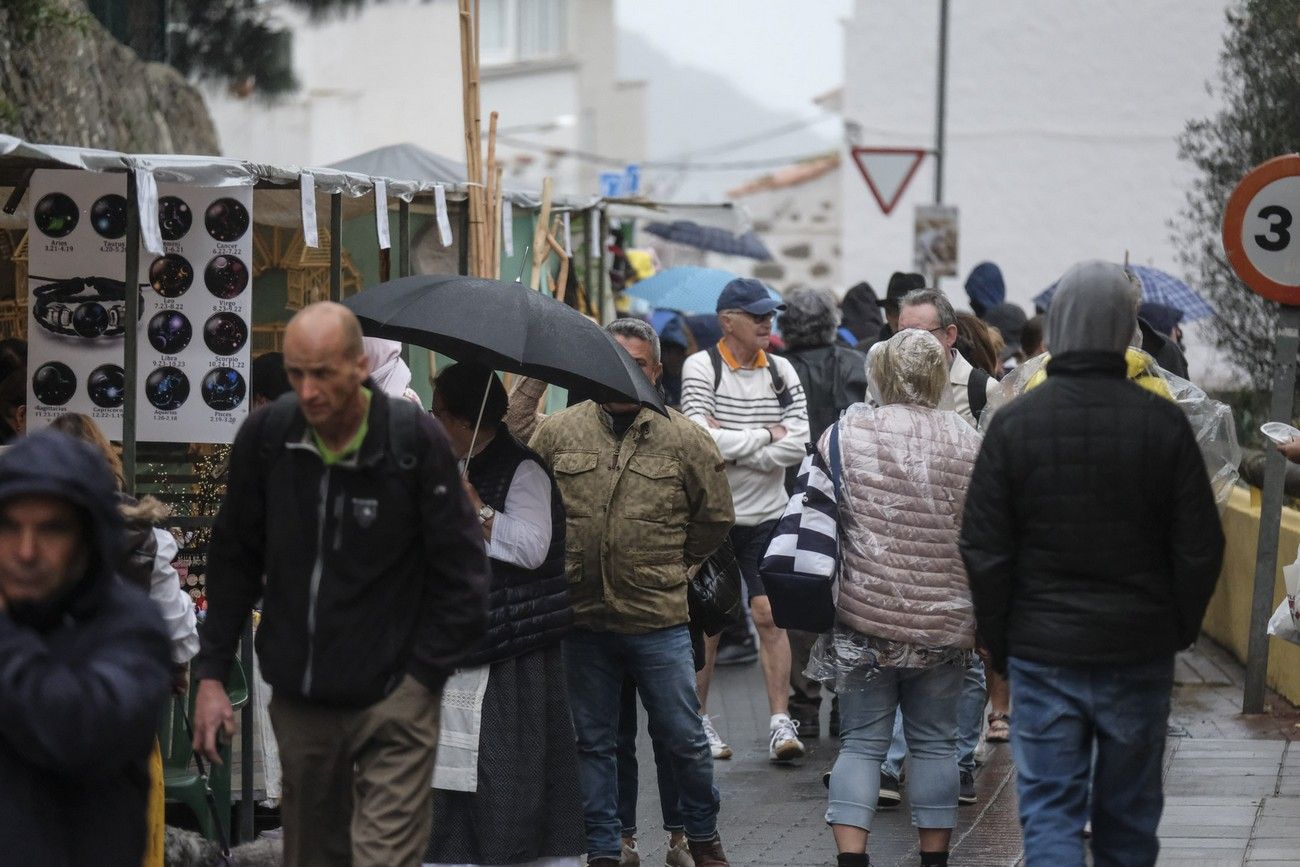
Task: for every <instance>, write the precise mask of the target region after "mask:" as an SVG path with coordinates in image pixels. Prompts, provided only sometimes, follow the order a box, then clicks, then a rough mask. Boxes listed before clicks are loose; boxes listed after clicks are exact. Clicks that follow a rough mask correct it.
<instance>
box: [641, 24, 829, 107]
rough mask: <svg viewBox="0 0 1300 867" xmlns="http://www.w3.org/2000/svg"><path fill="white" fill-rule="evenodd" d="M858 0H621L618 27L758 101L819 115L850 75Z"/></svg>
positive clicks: (771, 105) (767, 104)
mask: <svg viewBox="0 0 1300 867" xmlns="http://www.w3.org/2000/svg"><path fill="white" fill-rule="evenodd" d="M851 7H852V0H616V7H615V10H616V14H617V16H618V24H619V26H620V27H622V28H626V29H628V30H631V31H633V32H635V33H638V34H640V35H641V36H642V37H644V38H645V39H646V40H648V41H650V42H651V43H653V44H654V46H655V47H656V48H658V49H659V50H660V51H662V52H664V53H665V54H667V55H669V56H671V57H672V58H674V59H675V60H679V61H680V62H682V63H688V64H690V65H692V66H698V67H702V68H705V69H708V70H711V71H714V72H717V73H719V74H721V75H725V76H727V77H728V78H729V79H730V80H731V81H732V82H734V84H735V86H736V87H737V88H738V89H740V90H742V91H744V92H745V93H746V94H748V95H749V96H751V97H753V98H754V99H755V100H756V101H759V102H762V103H763V104H764V105H765V106H767V107H768V108H771V109H776V110H779V111H790V112H795V113H798V114H799V115H802V116H808V115H811V114H813V112H814V109H815V107H814V106H813V105H812V103H811V100H812V98H813V97H814V96H817V95H818V94H820V93H824V92H825V91H827V90H830V89H831V88H833V87H837V86H839V84H840V81H841V79H842V78H843V74H844V65H843V62H842V57H843V37H842V30H841V27H840V21H841V20H842V19H844V18H845V17H847V16H848V14H849V11H850V9H851Z"/></svg>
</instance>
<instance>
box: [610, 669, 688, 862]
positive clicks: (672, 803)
mask: <svg viewBox="0 0 1300 867" xmlns="http://www.w3.org/2000/svg"><path fill="white" fill-rule="evenodd" d="M636 735H637V715H636V681H634V680H632V678H630V677H628V678H624V679H623V689H622V695H621V697H620V699H619V712H618V821H619V824H620V825H622V826H623V836H624V837H635V836H636V830H637V829H636V802H637V794H638V788H639V784H640V779H639V776H640V774H639V768H638V767H637V761H636ZM650 746H651V747H652V748H653V750H654V756H655V777H656V780H657V782H658V784H659V805H660V810H661V812H662V813H663V817H664V830H665V831H680V830H682V828H683V824H682V812H681V810H680V809H679V808H678V806H677V780H675V779H673V768H672V765H671V764H670V763H669V760H668V750H667V749H666V748H664V747H663V746H662V745H661V744H660V743H659V742H658V741H656V740H652V741H650Z"/></svg>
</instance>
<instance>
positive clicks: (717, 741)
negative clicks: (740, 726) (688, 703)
mask: <svg viewBox="0 0 1300 867" xmlns="http://www.w3.org/2000/svg"><path fill="white" fill-rule="evenodd" d="M700 722H702V723H704V736H705V737H706V738H708V739H709V752H711V753H713V757H714V758H715V759H729V758H731V747H729V746H727V745H726V744H725V743H723V742H722V738H721V737H720V736H719V735H718V730H717V729H715V728H714V727H713V720H711V719H709V715H708V714H707V713H702V714H700Z"/></svg>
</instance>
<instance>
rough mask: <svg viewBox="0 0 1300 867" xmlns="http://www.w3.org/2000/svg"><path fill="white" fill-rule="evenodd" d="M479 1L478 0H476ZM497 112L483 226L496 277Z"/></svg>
mask: <svg viewBox="0 0 1300 867" xmlns="http://www.w3.org/2000/svg"><path fill="white" fill-rule="evenodd" d="M475 2H477V0H475ZM498 116H499V115H498V113H497V112H495V111H494V112H492V113H491V114H490V115H488V140H487V172H486V173H485V174H484V178H483V183H484V184H485V187H484V190H483V192H484V196H483V198H484V202H485V204H486V217H485V221H484V226H483V238H482V240H483V263H484V265H485V266H486V267H485V269H484V271H483V275H482V276H484V277H496V276H497V272H498V271H500V269H501V256H500V255H499V254H498V253H497V233H498V229H497V225H498V224H500V222H501V216H500V215H501V211H500V209H499V207H498V206H497V117H498Z"/></svg>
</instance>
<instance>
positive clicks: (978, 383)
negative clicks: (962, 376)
mask: <svg viewBox="0 0 1300 867" xmlns="http://www.w3.org/2000/svg"><path fill="white" fill-rule="evenodd" d="M990 378H991V377H990V376H989V374H988V371H986V370H981V369H980V368H978V367H972V368H971V372H970V379H968V380H966V399H967V400H968V401H970V414H971V415H973V416H975V421H979V420H980V413H982V412H984V406H985V404H987V403H988V401H989V379H990Z"/></svg>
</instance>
